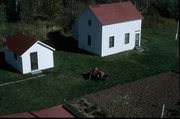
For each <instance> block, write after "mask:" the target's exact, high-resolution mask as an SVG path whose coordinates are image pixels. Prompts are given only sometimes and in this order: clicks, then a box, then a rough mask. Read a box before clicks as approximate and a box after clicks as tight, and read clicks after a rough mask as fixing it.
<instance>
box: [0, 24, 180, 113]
mask: <svg viewBox="0 0 180 119" xmlns="http://www.w3.org/2000/svg"><path fill="white" fill-rule="evenodd" d="M175 31H176V25H169V26H164V27H160V28H149V29H142V38H143V44H142V47H143V48H144V49H145V51H144V52H143V53H138V52H136V51H128V52H123V53H119V54H115V55H111V56H107V57H103V58H101V57H98V56H94V55H88V54H82V53H77V52H68V51H63V50H60V51H56V52H55V53H54V57H55V67H54V68H53V69H50V70H49V72H50V73H49V74H47V75H46V76H44V77H41V78H36V79H32V80H28V81H25V82H21V83H17V84H10V85H7V86H2V87H0V115H6V114H12V113H21V112H28V111H32V110H40V109H44V108H49V107H52V106H56V105H59V104H62V102H63V99H66V100H69V99H71V98H75V97H81V96H83V95H85V94H89V93H92V92H97V91H99V90H103V89H106V88H109V87H112V86H115V85H117V84H119V83H126V82H130V81H135V80H138V79H142V78H144V77H148V76H151V75H155V74H159V73H162V72H167V71H169V70H175V71H177V72H179V40H174V37H175ZM0 51H1V52H2V51H3V48H0ZM1 60H2V59H0V61H1ZM94 66H98V67H100V68H101V69H104V70H107V71H109V72H111V73H112V76H111V77H109V79H108V80H106V81H100V82H95V81H90V80H84V79H83V76H82V74H86V73H88V72H89V71H91V70H92V68H93V67H94ZM30 76H31V75H30V74H28V75H22V74H18V73H16V72H11V71H8V70H4V69H3V68H0V84H2V83H6V82H10V81H16V80H21V79H24V78H27V77H30Z"/></svg>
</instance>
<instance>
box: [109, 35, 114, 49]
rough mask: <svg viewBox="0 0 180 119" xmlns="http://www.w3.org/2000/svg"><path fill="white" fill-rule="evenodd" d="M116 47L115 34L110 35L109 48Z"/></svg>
mask: <svg viewBox="0 0 180 119" xmlns="http://www.w3.org/2000/svg"><path fill="white" fill-rule="evenodd" d="M111 47H114V36H111V37H109V48H111Z"/></svg>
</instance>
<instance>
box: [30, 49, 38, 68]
mask: <svg viewBox="0 0 180 119" xmlns="http://www.w3.org/2000/svg"><path fill="white" fill-rule="evenodd" d="M30 58H31V70H36V69H38V57H37V52H33V53H30Z"/></svg>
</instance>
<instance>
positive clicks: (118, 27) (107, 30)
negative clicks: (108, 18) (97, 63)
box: [101, 20, 142, 56]
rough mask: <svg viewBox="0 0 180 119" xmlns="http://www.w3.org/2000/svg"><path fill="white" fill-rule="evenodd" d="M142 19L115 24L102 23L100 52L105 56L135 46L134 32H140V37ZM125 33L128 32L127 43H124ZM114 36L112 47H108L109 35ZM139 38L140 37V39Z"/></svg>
mask: <svg viewBox="0 0 180 119" xmlns="http://www.w3.org/2000/svg"><path fill="white" fill-rule="evenodd" d="M141 22H142V20H133V21H127V22H121V23H116V24H110V25H104V26H103V27H102V54H101V56H107V55H111V54H115V53H119V52H123V51H127V50H132V49H133V48H134V46H135V34H136V33H140V37H141ZM125 33H130V40H129V43H128V44H124V40H125ZM110 36H114V47H112V48H109V37H110ZM140 40H141V39H140Z"/></svg>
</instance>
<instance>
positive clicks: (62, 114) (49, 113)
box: [0, 105, 78, 118]
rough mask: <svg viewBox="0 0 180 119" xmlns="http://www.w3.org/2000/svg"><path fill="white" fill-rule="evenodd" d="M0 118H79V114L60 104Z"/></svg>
mask: <svg viewBox="0 0 180 119" xmlns="http://www.w3.org/2000/svg"><path fill="white" fill-rule="evenodd" d="M0 118H78V116H76V115H75V114H73V113H72V112H70V111H69V110H68V109H67V108H65V107H64V106H63V105H59V106H56V107H52V108H48V109H44V110H39V111H34V112H25V113H20V114H11V115H6V116H0Z"/></svg>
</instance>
